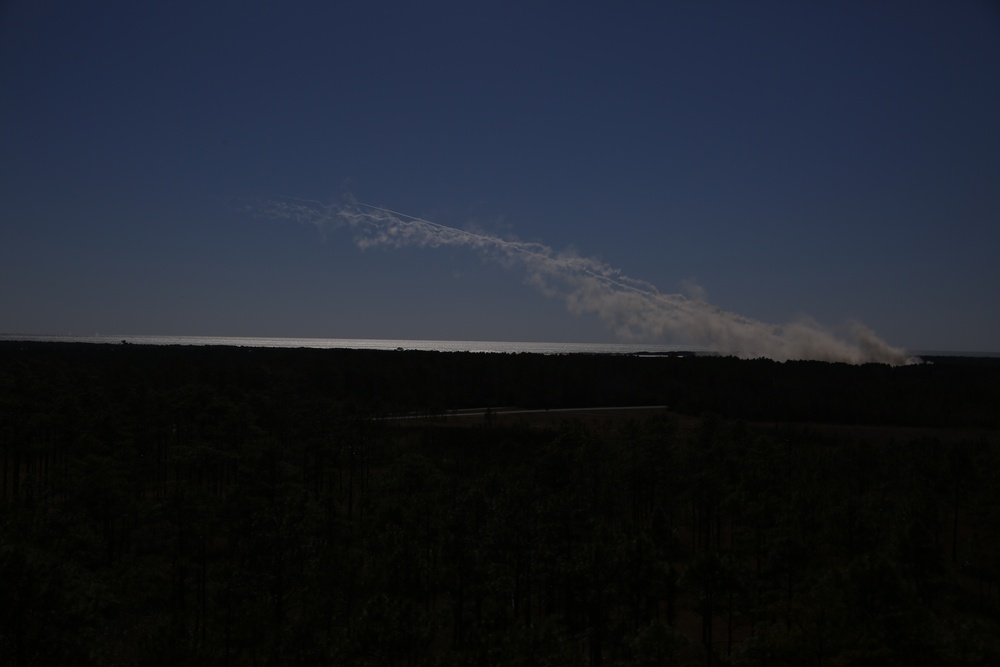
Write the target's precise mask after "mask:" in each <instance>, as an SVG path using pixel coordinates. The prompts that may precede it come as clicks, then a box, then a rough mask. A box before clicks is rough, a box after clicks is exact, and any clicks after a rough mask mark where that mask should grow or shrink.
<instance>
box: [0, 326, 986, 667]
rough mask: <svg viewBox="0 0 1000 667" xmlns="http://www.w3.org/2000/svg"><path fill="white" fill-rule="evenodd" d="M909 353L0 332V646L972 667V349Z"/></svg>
mask: <svg viewBox="0 0 1000 667" xmlns="http://www.w3.org/2000/svg"><path fill="white" fill-rule="evenodd" d="M934 361H935V363H933V364H924V365H916V366H908V367H901V368H890V367H886V366H876V365H870V366H859V367H855V366H846V365H839V364H824V363H812V362H792V363H784V364H779V363H774V362H770V361H766V360H755V361H744V360H738V359H732V358H717V357H641V358H640V357H631V356H604V355H567V356H542V355H529V354H512V355H504V354H471V353H468V354H467V353H434V352H378V351H351V350H309V349H298V350H287V349H252V348H226V347H146V346H136V345H120V346H109V345H84V344H43V343H21V342H10V343H5V344H0V449H2V457H3V493H2V496H0V662H2V663H3V664H12V665H31V664H74V665H91V664H93V665H103V664H115V665H118V664H143V665H148V664H152V665H156V664H162V665H178V664H191V665H199V664H206V665H207V664H212V665H219V664H223V665H224V664H229V665H235V664H273V665H312V664H356V665H425V664H440V665H500V664H525V665H530V664H536V665H544V664H589V665H703V664H704V665H715V664H720V665H721V664H732V665H737V664H754V665H755V664H761V665H764V664H767V665H802V664H806V665H809V664H813V665H828V664H845V665H846V664H879V665H886V664H898V665H911V664H928V665H941V664H944V665H974V664H1000V641H998V639H997V638H998V637H1000V617H998V612H1000V587H998V584H1000V479H998V475H1000V456H998V453H1000V452H998V450H997V446H998V437H997V428H998V412H1000V411H998V408H997V406H998V405H1000V360H995V359H949V358H939V359H935V360H934ZM625 405H664V406H669V409H664V410H658V411H654V412H653V414H652V416H648V417H647V416H643V417H641V418H640V417H635V418H621V417H618V418H614V419H612V418H607V419H604V420H598V421H589V422H587V423H584V422H582V421H579V420H574V419H572V418H570V417H567V418H566V420H565V421H564V422H563V423H562V424H561V425H560V426H558V427H542V426H539V425H537V424H534V423H532V422H531V421H530V419H529V418H527V417H526V418H523V419H516V418H511V417H507V418H504V419H502V420H500V419H496V418H495V416H494V415H492V414H489V413H488V414H487V415H486V416H484V417H482V418H474V419H470V418H465V419H464V420H462V421H459V420H456V419H452V418H448V417H447V414H448V413H447V411H448V410H451V409H457V408H469V407H487V406H521V407H526V408H567V407H588V406H625ZM397 415H418V416H423V417H425V418H423V419H386V418H385V417H390V416H397ZM831 424H834V425H836V424H841V425H845V424H847V425H857V424H864V425H869V426H884V427H894V428H883V429H878V430H872V431H870V433H871V435H868V436H864V437H862V436H859V435H857V434H855V433H853V432H851V431H846V430H837V429H829V428H824V425H831ZM918 428H919V429H924V430H918ZM932 428H933V430H932Z"/></svg>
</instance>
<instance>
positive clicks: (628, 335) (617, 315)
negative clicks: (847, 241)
mask: <svg viewBox="0 0 1000 667" xmlns="http://www.w3.org/2000/svg"><path fill="white" fill-rule="evenodd" d="M255 209H256V211H257V212H258V213H259V214H262V215H265V216H266V217H271V218H280V219H286V220H295V221H299V222H304V223H308V224H311V225H314V226H316V227H317V228H318V229H320V231H321V232H324V233H325V231H326V230H328V229H331V228H340V227H347V228H349V229H351V230H352V231H353V233H354V240H355V243H356V244H357V245H358V247H360V248H362V249H367V248H374V247H388V248H399V247H403V246H413V247H429V248H438V247H443V246H452V247H466V248H470V249H472V250H474V251H476V252H477V253H479V254H480V255H482V256H485V257H488V258H491V259H494V260H496V261H498V262H500V263H501V264H503V265H505V266H508V267H512V268H519V269H520V270H522V271H523V272H524V275H525V278H526V281H527V282H528V283H530V284H532V285H534V286H535V287H536V288H537V289H539V290H540V291H541V292H542V293H543V294H545V295H547V296H552V297H561V298H563V299H565V301H566V305H567V307H568V308H569V310H570V311H572V312H574V313H593V314H595V315H597V316H598V317H599V318H600V319H601V320H602V321H603V322H605V323H606V324H607V325H608V326H609V327H610V328H611V329H612V330H613V331H614V332H615V334H616V335H617V336H618V337H619V338H621V339H623V340H640V339H656V340H676V339H677V338H679V337H680V338H684V339H686V340H690V341H698V343H699V344H700V345H704V346H705V347H706V348H708V349H710V350H713V351H715V352H718V353H720V354H727V355H735V356H739V357H747V358H756V357H767V358H770V359H774V360H776V361H786V360H791V359H813V360H819V361H832V362H847V363H852V364H860V363H867V362H876V363H885V364H892V365H899V364H905V363H907V361H908V360H907V357H906V354H905V353H904V352H903V351H902V350H900V349H897V348H893V347H890V346H889V345H887V344H886V343H885V342H884V341H882V340H881V339H880V338H878V336H876V335H875V334H874V332H872V331H871V330H870V329H868V328H867V327H865V326H864V325H862V324H860V323H854V324H852V325H851V326H850V327H849V328H848V332H847V335H846V337H840V336H837V335H835V334H834V333H833V332H831V331H829V330H827V329H825V328H823V327H821V326H820V325H818V324H817V323H815V322H813V321H811V320H806V319H803V320H799V321H796V322H792V323H790V324H786V325H783V326H777V325H772V324H766V323H764V322H760V321H757V320H753V319H750V318H748V317H743V316H742V315H738V314H736V313H731V312H728V311H725V310H722V309H721V308H717V307H716V306H713V305H711V304H710V303H707V302H706V301H704V300H703V299H701V298H699V296H698V292H697V291H695V292H694V295H693V296H684V295H681V294H664V293H661V292H660V291H659V290H658V289H657V288H656V287H655V286H654V285H652V284H650V283H648V282H645V281H642V280H637V279H635V278H630V277H629V276H627V275H625V274H623V273H622V272H621V271H620V270H618V269H616V268H614V267H612V266H609V265H608V264H606V263H604V262H601V261H599V260H596V259H592V258H588V257H582V256H580V255H579V254H577V253H575V252H573V251H556V250H553V249H552V248H550V247H548V246H546V245H543V244H540V243H525V242H523V241H517V240H509V239H503V238H500V237H497V236H493V235H490V234H483V233H476V232H471V231H465V230H462V229H457V228H454V227H448V226H446V225H442V224H438V223H436V222H431V221H430V220H424V219H422V218H417V217H413V216H409V215H406V214H403V213H398V212H396V211H392V210H389V209H386V208H381V207H378V206H371V205H368V204H361V203H351V204H347V205H337V204H323V203H321V202H317V201H310V200H299V199H291V198H282V199H272V200H269V201H266V202H263V203H261V204H260V205H259V206H257V207H255Z"/></svg>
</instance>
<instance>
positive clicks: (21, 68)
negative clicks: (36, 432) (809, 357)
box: [0, 0, 1000, 350]
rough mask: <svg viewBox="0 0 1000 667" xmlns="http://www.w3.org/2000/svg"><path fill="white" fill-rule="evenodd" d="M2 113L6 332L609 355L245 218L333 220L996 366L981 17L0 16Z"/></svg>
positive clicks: (504, 12) (112, 10) (440, 284)
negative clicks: (695, 292) (551, 260)
mask: <svg viewBox="0 0 1000 667" xmlns="http://www.w3.org/2000/svg"><path fill="white" fill-rule="evenodd" d="M0 90H2V91H3V104H2V107H0V285H2V289H0V332H7V333H31V334H63V333H76V334H89V333H95V332H101V333H105V334H119V333H120V334H123V335H127V334H142V333H150V334H193V335H195V334H205V335H210V334H211V335H277V336H282V335H283V336H318V337H379V338H444V339H493V340H551V341H579V342H600V341H606V340H614V333H613V332H612V331H611V330H610V329H609V328H608V327H607V326H606V324H605V323H604V322H602V321H601V319H600V318H598V317H597V316H596V315H594V314H591V313H583V314H574V313H571V312H569V311H568V310H567V309H566V308H565V306H564V304H563V300H562V298H561V297H560V295H558V294H557V295H556V296H554V297H552V296H546V295H545V294H543V293H542V292H540V291H539V290H537V289H535V288H534V287H533V286H532V285H530V284H526V282H525V280H524V275H523V272H519V271H518V270H517V268H516V267H513V268H512V267H505V266H504V265H503V263H500V262H496V261H492V260H485V261H484V260H483V259H482V258H481V257H480V256H479V255H478V254H477V253H476V252H475V251H474V250H472V249H469V248H464V247H443V248H429V247H415V246H414V247H403V248H370V249H367V250H361V249H359V248H358V247H357V245H356V244H355V242H354V237H353V235H352V233H351V231H350V230H349V229H344V228H340V229H335V228H330V229H326V230H325V231H324V232H323V233H319V232H317V230H316V229H315V228H314V227H313V226H311V225H308V224H301V223H295V222H291V221H288V220H282V219H274V218H271V217H268V216H264V215H255V214H253V212H252V211H247V202H257V201H261V200H267V199H268V198H275V197H286V196H287V197H297V198H302V199H309V200H319V201H323V202H337V201H344V198H345V196H348V195H350V196H353V197H355V198H356V199H357V200H359V201H362V202H367V203H371V204H376V205H379V206H384V207H387V208H391V209H393V210H397V211H402V212H404V213H408V214H411V215H416V216H421V217H423V218H426V219H429V220H433V221H435V222H439V223H441V224H444V225H448V226H451V227H459V228H463V229H465V228H475V229H477V230H481V231H483V232H485V233H487V234H495V235H499V236H502V237H504V238H514V237H516V238H518V239H520V240H523V241H532V242H540V243H544V244H546V245H547V246H549V247H551V248H554V249H556V250H562V249H566V248H573V249H575V251H576V252H577V253H578V254H579V255H581V256H584V257H590V258H596V259H599V260H601V261H602V262H604V263H606V264H607V265H610V266H613V267H617V268H619V269H621V270H622V271H623V272H624V273H625V274H627V275H628V276H631V277H633V278H639V279H643V280H646V281H649V282H651V283H653V284H655V285H656V286H658V287H659V289H660V290H662V291H663V292H679V291H684V290H688V291H689V292H690V291H691V290H690V287H689V286H690V285H691V284H692V283H697V284H698V285H699V286H700V287H701V289H702V290H704V295H705V299H707V301H709V302H710V303H712V304H714V305H716V306H719V307H720V308H722V309H725V310H727V311H732V312H735V313H739V314H741V315H745V316H747V317H750V318H753V319H756V320H762V321H764V322H770V323H774V324H782V323H786V322H789V321H792V320H794V319H795V318H797V317H800V316H802V315H808V316H811V317H812V318H814V319H816V320H818V321H819V322H820V323H822V324H824V325H828V326H830V327H833V328H836V327H839V326H840V325H841V324H843V323H844V322H846V321H848V320H851V319H858V320H861V321H862V322H864V323H865V324H867V325H868V326H869V327H871V328H872V329H874V330H875V332H877V333H878V334H879V335H880V336H881V337H882V338H884V339H885V340H886V341H888V342H889V343H890V344H892V345H898V346H902V347H906V348H908V349H953V350H998V349H1000V258H998V250H1000V7H998V5H997V4H996V3H995V2H991V1H988V0H980V1H977V0H958V1H954V0H952V1H947V2H946V1H942V2H922V1H914V0H907V1H900V2H870V1H859V2H850V1H846V2H845V1H842V0H841V1H837V2H833V1H831V2H790V1H789V2H753V3H747V2H703V3H702V2H683V3H680V2H679V3H667V2H641V3H640V2H634V3H622V2H615V3H611V2H607V3H578V2H572V3H571V2H560V3H541V2H524V3H520V2H456V3H438V2H426V3H414V2H374V1H364V2H264V1H256V2H255V1H252V0H251V1H247V0H244V1H241V2H235V1H234V2H208V1H201V2H169V3H167V2H163V3H154V2H149V3H146V2H131V1H129V2H93V3H80V2H69V1H65V2H59V1H55V0H51V1H45V0H33V1H31V2H28V1H19V0H14V1H13V2H7V3H5V4H3V5H2V9H0ZM660 342H667V343H669V342H674V341H673V340H670V336H669V335H667V336H663V335H661V336H660Z"/></svg>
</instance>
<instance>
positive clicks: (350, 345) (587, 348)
mask: <svg viewBox="0 0 1000 667" xmlns="http://www.w3.org/2000/svg"><path fill="white" fill-rule="evenodd" d="M0 342H30V343H90V344H103V345H119V344H122V343H128V344H134V345H153V346H155V345H196V346H213V345H214V346H230V347H266V348H286V349H295V348H311V349H320V350H326V349H330V350H339V349H345V350H405V351H429V352H493V353H508V354H510V353H530V354H627V355H653V356H659V355H708V356H711V355H715V354H718V353H717V352H714V351H712V350H709V349H705V348H698V347H695V346H691V345H670V344H662V343H556V342H538V341H464V340H413V339H383V338H309V337H302V338H287V337H281V336H159V335H153V334H142V335H134V336H130V335H105V334H92V335H88V336H79V335H74V334H65V335H35V334H0ZM907 354H908V355H909V356H912V357H919V358H921V359H933V358H935V357H967V358H1000V351H997V352H988V351H981V350H974V351H965V350H912V351H911V350H907Z"/></svg>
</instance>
